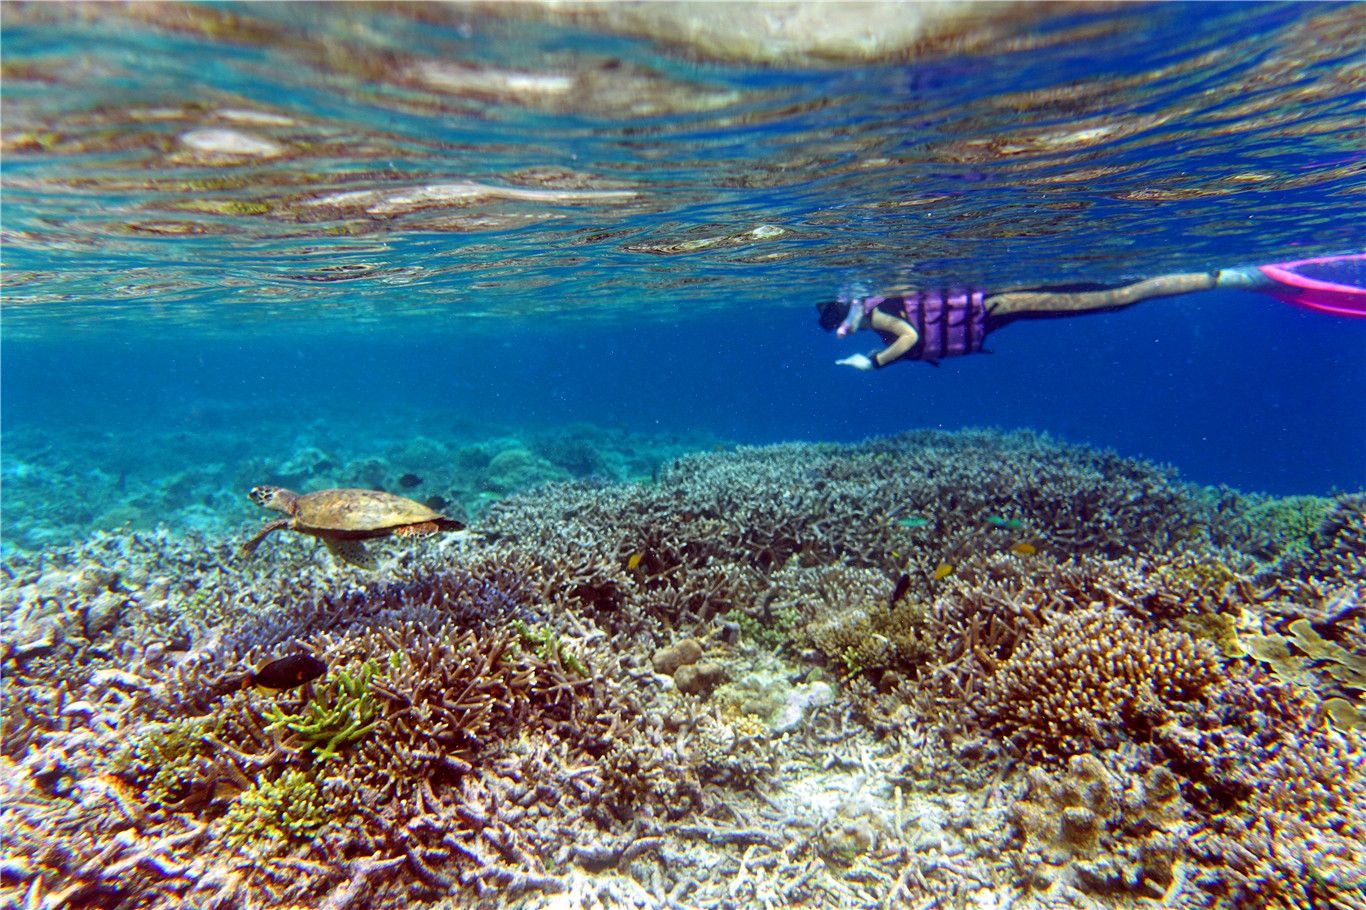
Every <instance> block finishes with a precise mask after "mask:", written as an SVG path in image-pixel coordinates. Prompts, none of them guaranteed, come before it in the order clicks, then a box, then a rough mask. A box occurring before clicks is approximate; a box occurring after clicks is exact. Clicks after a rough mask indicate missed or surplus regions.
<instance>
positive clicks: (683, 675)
mask: <svg viewBox="0 0 1366 910" xmlns="http://www.w3.org/2000/svg"><path fill="white" fill-rule="evenodd" d="M725 678H726V670H725V668H724V667H722V666H721V665H720V664H718V663H714V662H712V661H702V662H700V663H695V664H687V665H686V666H682V667H679V668H678V670H677V671H676V672H675V673H674V685H676V686H678V691H680V692H687V693H688V694H689V695H700V696H702V697H703V698H705V697H706V696H708V695H710V694H711V692H712V690H713V689H715V688H716V687H717V686H718V685H720V684H721V682H722V681H723V680H724V679H725Z"/></svg>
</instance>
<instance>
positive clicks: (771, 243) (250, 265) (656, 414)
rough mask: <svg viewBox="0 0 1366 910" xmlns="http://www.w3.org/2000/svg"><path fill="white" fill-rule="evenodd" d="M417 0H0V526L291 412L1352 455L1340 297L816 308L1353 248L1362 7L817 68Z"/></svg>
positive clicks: (389, 425)
mask: <svg viewBox="0 0 1366 910" xmlns="http://www.w3.org/2000/svg"><path fill="white" fill-rule="evenodd" d="M418 9H425V12H424V13H422V14H418V13H417V12H415V11H413V10H409V11H407V12H401V11H399V10H385V9H383V8H364V9H361V8H358V7H351V6H342V7H333V6H316V5H311V4H309V5H291V4H269V5H266V4H262V5H246V6H233V5H226V6H218V5H205V6H199V7H185V8H179V9H178V8H175V7H151V6H148V7H133V8H130V9H122V10H120V9H115V8H101V7H81V8H72V7H63V6H46V5H39V6H11V5H8V4H7V5H6V6H5V9H4V14H5V32H4V49H5V63H4V65H5V71H4V120H5V123H4V141H5V149H4V151H5V155H4V160H3V177H4V194H3V217H4V249H3V265H4V270H5V282H4V304H5V305H4V321H3V329H4V345H3V366H2V369H3V375H2V378H3V416H2V420H3V429H4V443H5V445H4V465H5V468H4V471H5V473H4V479H5V481H6V489H5V492H6V501H5V507H6V516H5V525H6V531H7V532H8V533H9V534H10V535H11V536H12V535H14V534H15V533H18V532H20V531H21V530H22V528H23V526H24V524H25V522H26V521H27V520H28V519H29V517H30V516H32V515H35V514H37V513H38V512H54V511H55V512H62V511H64V510H65V511H69V509H68V507H67V506H66V505H64V502H65V501H64V500H63V499H62V497H64V496H71V497H75V498H77V499H79V498H81V497H82V496H88V495H89V491H88V490H86V489H83V485H88V484H94V483H96V481H95V480H92V479H91V478H105V479H106V480H107V479H108V478H109V477H112V476H115V475H117V481H109V484H111V486H110V489H111V490H118V491H123V492H126V493H127V495H128V496H129V497H130V499H133V500H136V499H137V495H136V493H137V491H136V489H130V488H136V487H137V486H138V484H156V483H158V482H159V478H164V477H165V476H167V475H168V474H170V473H177V474H189V475H196V474H197V475H198V476H199V477H200V483H201V484H202V485H203V486H204V490H202V491H199V492H197V493H196V494H195V496H196V497H198V496H199V495H200V492H202V493H203V495H204V496H205V497H206V499H211V498H212V494H213V493H214V491H215V490H217V489H220V488H225V487H226V486H229V485H231V484H234V483H237V479H236V477H235V475H234V473H233V464H232V461H233V459H234V458H239V457H240V456H242V455H243V454H244V453H246V454H250V455H252V456H253V457H255V458H258V459H260V460H261V461H263V462H265V463H272V462H283V461H287V460H288V459H290V458H291V457H293V456H294V455H295V454H296V453H297V452H298V451H299V450H300V449H301V448H303V447H306V446H308V445H312V444H313V443H314V442H316V440H312V441H310V440H311V437H310V436H309V434H310V433H312V434H315V435H316V434H317V433H323V434H324V435H326V434H331V435H330V436H329V438H341V439H343V440H345V441H346V444H347V445H348V446H349V448H348V450H347V451H348V455H349V456H350V457H363V456H364V455H366V454H367V452H368V451H369V450H370V449H369V448H367V447H370V448H372V449H373V452H374V454H375V455H376V457H384V455H383V453H384V452H385V451H387V449H386V446H392V445H394V444H396V442H397V441H399V440H402V439H403V438H404V437H405V434H411V435H412V436H414V437H417V436H421V437H427V438H430V439H435V440H438V441H440V440H444V439H447V438H449V437H451V436H452V435H453V434H454V435H459V436H460V437H461V438H462V439H470V438H477V437H478V436H479V435H480V434H481V433H484V434H509V435H512V436H517V435H519V434H526V433H531V432H542V431H553V430H555V429H556V428H559V427H566V426H572V425H581V424H588V425H593V426H598V427H603V428H610V429H611V430H613V431H614V432H626V433H629V434H641V438H642V440H643V441H642V442H641V443H640V445H641V446H643V447H647V448H648V447H649V446H651V445H655V444H656V443H657V442H658V440H660V439H674V440H675V441H676V442H678V444H680V445H683V444H692V445H697V446H710V445H716V444H730V443H766V442H773V441H780V440H792V439H804V440H856V439H862V438H865V437H868V436H871V435H877V434H888V433H896V432H899V431H903V430H908V429H912V428H920V427H934V428H948V429H954V428H959V427H981V426H987V427H999V428H1007V429H1008V428H1019V427H1026V428H1034V429H1037V430H1041V431H1046V432H1048V433H1050V434H1055V435H1056V436H1058V437H1060V438H1063V439H1065V440H1068V441H1074V442H1082V443H1087V444H1091V445H1095V446H1101V447H1113V448H1114V449H1116V450H1118V451H1119V452H1121V453H1123V454H1125V455H1131V456H1137V457H1141V458H1145V459H1151V460H1155V461H1159V462H1165V463H1170V464H1171V465H1173V466H1175V467H1176V468H1177V469H1178V470H1179V471H1180V473H1181V474H1182V476H1184V477H1186V478H1188V479H1191V480H1194V481H1197V482H1201V483H1208V484H1226V485H1231V486H1234V487H1238V488H1241V489H1244V490H1249V491H1261V492H1268V493H1274V494H1291V493H1318V494H1323V493H1329V492H1332V491H1343V490H1355V489H1360V488H1362V487H1363V486H1366V409H1363V408H1362V406H1361V397H1362V391H1363V390H1366V320H1353V319H1347V318H1341V317H1334V316H1329V315H1324V314H1320V313H1315V312H1310V311H1307V310H1301V309H1296V308H1292V307H1290V306H1287V305H1285V304H1283V303H1280V302H1278V301H1276V300H1274V299H1272V298H1270V297H1267V296H1264V295H1260V294H1256V293H1252V292H1247V291H1215V292H1209V293H1203V294H1189V295H1185V296H1181V297H1174V298H1168V299H1162V300H1155V301H1150V302H1147V303H1143V304H1140V305H1138V306H1135V307H1132V308H1130V309H1127V310H1124V311H1122V312H1117V313H1110V314H1104V315H1095V316H1088V317H1086V318H1073V319H1061V320H1049V321H1037V322H1026V323H1020V324H1015V325H1012V326H1009V327H1007V328H1005V329H1004V330H1002V331H1001V332H1000V333H999V334H997V335H993V336H992V337H991V338H990V339H989V343H988V347H989V348H990V350H991V354H990V356H985V355H973V356H970V357H965V358H959V359H955V360H948V361H945V362H944V363H943V364H942V365H940V366H939V367H937V368H936V367H930V366H928V365H925V364H921V363H905V364H897V365H895V366H893V367H892V368H889V369H885V370H882V371H880V372H878V373H860V372H856V371H854V370H852V369H849V368H848V367H843V366H837V365H836V364H835V360H837V359H838V358H840V357H844V356H847V355H848V354H851V353H855V352H859V351H865V350H868V349H870V348H872V347H873V344H874V342H875V339H874V338H873V337H872V336H871V335H869V334H867V333H862V334H860V335H859V336H858V337H857V338H855V339H850V340H844V341H841V340H838V339H836V338H834V337H833V336H832V335H827V334H825V333H822V332H821V331H819V329H818V328H817V326H816V324H815V312H814V304H815V303H817V302H818V301H820V300H823V299H826V298H828V297H829V296H831V295H833V294H834V293H835V292H836V290H837V289H838V288H839V287H841V286H842V285H843V284H845V283H847V282H851V281H861V282H863V283H865V284H866V285H867V286H869V287H871V288H873V289H878V288H884V289H886V288H892V287H907V286H928V287H937V286H946V285H960V286H961V285H964V284H971V285H976V286H982V287H985V288H987V289H989V290H990V289H996V288H1007V287H1031V286H1038V285H1051V284H1059V283H1067V282H1094V283H1100V284H1107V285H1114V284H1121V283H1124V282H1127V281H1133V280H1137V279H1141V278H1144V277H1148V276H1151V275H1157V274H1162V273H1167V272H1176V271H1206V270H1210V269H1215V268H1219V267H1227V266H1234V265H1240V264H1250V263H1258V262H1274V261H1283V260H1290V259H1297V258H1303V257H1306V256H1311V255H1323V254H1329V253H1342V252H1348V251H1353V250H1359V249H1361V248H1362V246H1363V242H1364V241H1366V237H1364V236H1363V235H1364V234H1366V232H1363V230H1362V226H1361V225H1362V223H1363V222H1362V220H1361V218H1360V211H1359V208H1360V198H1361V180H1362V161H1363V159H1362V157H1361V127H1362V116H1363V103H1362V98H1363V95H1362V91H1361V89H1362V87H1361V84H1360V59H1361V56H1360V53H1361V50H1362V48H1361V42H1362V34H1363V24H1362V7H1359V6H1351V5H1346V6H1344V5H1318V4H1295V5H1288V6H1274V5H1273V6H1263V5H1243V4H1229V5H1184V4H1161V5H1156V6H1149V5H1134V6H1127V5H1126V6H1124V7H1120V8H1115V9H1111V10H1109V11H1100V12H1093V11H1089V10H1086V9H1084V8H1080V7H1078V8H1074V9H1072V10H1070V11H1065V12H1064V13H1063V14H1058V15H1050V16H1043V15H1040V16H1039V17H1037V21H1031V22H1027V23H1020V22H1013V23H1011V24H1009V25H1008V26H1006V32H1005V33H1003V37H1000V38H999V40H994V41H991V42H985V43H983V42H978V43H977V44H972V43H970V42H969V43H968V44H960V45H954V46H955V47H958V48H963V49H959V50H955V51H953V52H951V53H944V52H938V51H934V52H930V53H927V54H925V55H924V58H923V59H915V60H912V59H905V58H904V57H903V58H900V59H897V60H894V61H892V62H887V61H885V60H884V61H872V62H867V63H847V62H846V63H838V62H835V63H831V62H829V61H819V62H818V63H817V65H814V66H806V65H798V64H794V63H778V64H773V65H760V64H746V63H741V62H723V61H710V60H707V59H706V55H705V53H703V52H697V51H689V50H686V49H680V48H677V47H675V46H672V45H669V44H667V43H652V42H651V41H649V40H646V39H645V38H632V37H621V36H613V35H610V34H606V33H603V32H595V31H592V30H587V29H580V28H577V27H575V26H573V25H572V24H566V23H563V22H552V21H539V20H536V19H535V17H533V19H532V20H531V21H518V20H515V19H511V18H507V17H497V18H494V17H492V16H491V15H489V14H488V11H487V10H485V11H483V12H479V11H477V10H474V9H473V8H465V7H454V8H450V9H442V8H436V7H427V8H421V7H419V8H418ZM518 79H521V80H522V81H521V82H518V81H517V80H518ZM537 79H539V80H542V81H541V82H535V80H537ZM527 80H531V81H532V82H531V83H528V81H527ZM528 84H532V85H533V87H531V88H528V87H527V86H528ZM471 187H473V188H471ZM650 439H654V440H655V442H650V441H649V440H650ZM96 440H98V445H96V444H95V442H94V441H96ZM338 444H340V443H338ZM215 454H217V455H219V456H221V457H219V458H217V459H215V458H214V457H213V456H214V455H215ZM111 460H112V461H114V462H118V463H119V464H127V465H131V466H132V467H131V468H118V469H117V470H116V469H115V468H113V467H111ZM225 462H227V463H225ZM139 467H140V468H141V469H142V470H141V471H140V472H139V470H137V469H138V468H139ZM397 467H402V466H396V468H397ZM129 470H131V471H132V473H127V472H128V471H129ZM44 472H46V473H44ZM39 476H42V477H45V479H44V480H43V481H42V482H41V483H38V482H35V481H34V480H33V478H35V477H39ZM63 478H66V480H65V482H64V481H63ZM232 493H233V495H238V494H239V493H240V490H233V491H232ZM111 495H112V494H111ZM162 502H163V506H162V507H163V508H164V500H162ZM143 508H144V509H146V508H147V507H146V506H144V507H143ZM119 514H121V515H123V514H126V513H119ZM144 517H145V518H149V519H150V518H152V517H154V516H144ZM162 517H164V518H165V519H166V520H169V521H171V522H173V523H174V522H175V521H177V520H178V519H177V517H176V516H175V515H166V516H162ZM240 518H241V516H240V515H234V516H231V517H230V518H225V520H227V521H228V522H229V523H232V522H234V521H239V520H240ZM110 520H112V519H110ZM90 522H91V523H92V524H94V525H98V524H99V522H100V519H99V518H98V517H95V516H92V517H91V518H90Z"/></svg>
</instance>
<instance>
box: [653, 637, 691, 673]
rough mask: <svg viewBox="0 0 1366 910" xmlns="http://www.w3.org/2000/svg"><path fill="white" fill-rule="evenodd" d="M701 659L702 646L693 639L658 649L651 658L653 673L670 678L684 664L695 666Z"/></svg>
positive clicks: (686, 639)
mask: <svg viewBox="0 0 1366 910" xmlns="http://www.w3.org/2000/svg"><path fill="white" fill-rule="evenodd" d="M701 659H702V644H701V643H700V642H699V641H698V640H697V639H695V638H685V639H683V640H682V641H679V642H675V643H674V644H672V645H670V646H669V647H667V648H660V649H659V650H658V651H656V652H655V653H654V657H653V658H652V660H653V663H654V667H655V672H656V673H663V674H665V675H668V676H672V675H673V674H674V672H675V671H676V670H677V669H678V668H679V667H682V666H684V665H685V664H695V663H697V662H698V661H699V660H701Z"/></svg>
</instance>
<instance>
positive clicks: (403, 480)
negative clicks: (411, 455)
mask: <svg viewBox="0 0 1366 910" xmlns="http://www.w3.org/2000/svg"><path fill="white" fill-rule="evenodd" d="M421 483H422V478H421V477H418V476H417V475H416V474H413V473H411V472H409V473H407V474H404V475H403V476H402V477H400V478H399V479H398V485H399V486H401V487H403V489H405V490H411V489H412V488H413V487H416V486H420V485H421Z"/></svg>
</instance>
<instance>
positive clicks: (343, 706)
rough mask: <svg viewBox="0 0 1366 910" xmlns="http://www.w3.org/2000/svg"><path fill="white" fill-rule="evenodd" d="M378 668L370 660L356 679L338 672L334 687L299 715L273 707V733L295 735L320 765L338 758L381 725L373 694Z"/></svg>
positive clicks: (320, 694)
mask: <svg viewBox="0 0 1366 910" xmlns="http://www.w3.org/2000/svg"><path fill="white" fill-rule="evenodd" d="M377 667H378V665H377V664H376V663H375V661H373V660H367V661H366V662H365V663H363V664H361V666H360V670H359V671H358V672H357V673H356V674H355V675H354V676H353V675H351V674H350V673H347V672H346V671H345V670H338V671H337V672H336V673H335V674H334V679H335V686H334V687H330V688H329V689H328V690H327V691H323V692H319V693H318V695H317V696H316V697H315V698H314V699H313V700H312V701H310V702H309V703H308V704H307V705H305V706H304V709H303V711H302V712H300V713H296V714H286V713H285V711H284V709H283V708H281V707H279V706H278V705H275V706H272V707H271V708H270V709H269V710H268V711H267V712H266V717H267V719H269V720H270V729H272V730H289V731H290V732H292V733H294V734H296V735H297V736H299V737H300V738H301V739H302V740H304V742H306V743H307V744H308V745H309V747H310V748H312V749H313V750H314V751H315V753H316V754H317V757H318V760H319V761H331V760H332V759H335V758H337V757H339V756H340V754H341V753H340V751H339V750H340V749H341V748H342V747H343V746H346V745H348V744H349V743H353V742H355V741H357V740H359V739H361V738H362V737H364V736H365V735H366V734H368V733H369V732H370V731H371V730H373V729H375V726H376V724H378V723H379V707H378V705H376V704H375V700H374V697H373V696H372V694H371V692H370V680H371V679H372V678H374V675H375V671H376V669H377Z"/></svg>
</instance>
